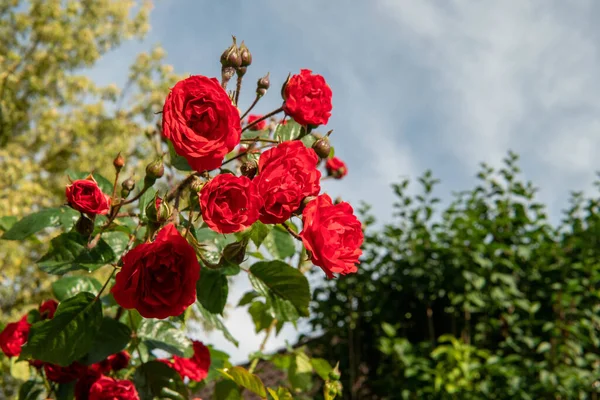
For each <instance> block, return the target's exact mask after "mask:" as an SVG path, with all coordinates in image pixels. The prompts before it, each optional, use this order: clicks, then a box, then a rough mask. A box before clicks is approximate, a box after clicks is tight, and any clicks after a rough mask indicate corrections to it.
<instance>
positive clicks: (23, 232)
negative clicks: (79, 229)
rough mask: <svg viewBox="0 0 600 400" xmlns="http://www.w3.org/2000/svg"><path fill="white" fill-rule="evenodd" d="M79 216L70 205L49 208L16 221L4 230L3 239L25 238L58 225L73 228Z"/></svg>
mask: <svg viewBox="0 0 600 400" xmlns="http://www.w3.org/2000/svg"><path fill="white" fill-rule="evenodd" d="M78 216H79V213H78V212H77V211H75V210H73V209H72V208H69V207H58V208H48V209H45V210H42V211H38V212H36V213H33V214H29V215H28V216H26V217H25V218H23V219H21V220H20V221H18V222H15V223H14V224H13V225H12V226H11V228H10V229H9V230H8V231H6V232H4V235H2V239H4V240H23V239H25V238H27V237H28V236H30V235H33V234H34V233H37V232H39V231H41V230H42V229H45V228H50V227H57V226H59V225H63V226H67V227H68V228H71V226H73V223H74V221H73V219H74V218H77V217H78ZM69 223H70V226H69ZM68 228H67V229H68Z"/></svg>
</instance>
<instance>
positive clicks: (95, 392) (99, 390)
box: [89, 376, 140, 400]
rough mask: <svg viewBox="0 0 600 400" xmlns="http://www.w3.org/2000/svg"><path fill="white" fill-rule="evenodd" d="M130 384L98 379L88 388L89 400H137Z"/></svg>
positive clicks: (103, 377) (104, 378)
mask: <svg viewBox="0 0 600 400" xmlns="http://www.w3.org/2000/svg"><path fill="white" fill-rule="evenodd" d="M139 398H140V397H139V395H138V392H137V390H136V389H135V386H134V385H133V383H132V382H130V381H126V380H121V379H113V378H109V377H108V376H102V377H100V378H99V379H98V380H97V381H96V382H94V384H93V385H92V387H91V388H90V393H89V400H139Z"/></svg>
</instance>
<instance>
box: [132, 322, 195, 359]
mask: <svg viewBox="0 0 600 400" xmlns="http://www.w3.org/2000/svg"><path fill="white" fill-rule="evenodd" d="M137 337H138V338H139V339H140V340H142V341H143V342H144V344H145V345H146V346H148V347H149V348H151V349H161V350H164V351H166V352H168V353H171V354H175V355H178V356H180V357H191V356H192V355H193V354H194V349H193V347H192V342H191V341H190V340H189V339H188V338H187V337H186V336H185V333H184V332H183V330H181V329H179V328H177V327H176V326H175V325H174V324H173V323H171V322H169V321H161V320H155V319H144V320H143V321H142V322H141V323H140V326H139V327H138V330H137Z"/></svg>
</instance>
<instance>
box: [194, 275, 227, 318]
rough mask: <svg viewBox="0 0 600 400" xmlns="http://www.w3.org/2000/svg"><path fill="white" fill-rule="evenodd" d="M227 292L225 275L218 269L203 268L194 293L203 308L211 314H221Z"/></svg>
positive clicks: (225, 302)
mask: <svg viewBox="0 0 600 400" xmlns="http://www.w3.org/2000/svg"><path fill="white" fill-rule="evenodd" d="M228 294H229V285H228V283H227V277H226V276H225V275H223V274H222V273H221V272H219V271H216V270H213V269H210V268H203V269H202V272H201V273H200V279H198V282H196V295H197V296H198V300H199V301H200V303H201V304H202V305H203V306H204V308H206V309H207V310H208V311H210V312H211V313H213V314H222V313H223V309H224V308H225V304H227V295H228Z"/></svg>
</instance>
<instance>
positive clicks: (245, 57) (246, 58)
mask: <svg viewBox="0 0 600 400" xmlns="http://www.w3.org/2000/svg"><path fill="white" fill-rule="evenodd" d="M239 52H240V57H241V59H242V67H248V66H250V64H252V54H251V53H250V50H248V47H246V44H245V43H244V41H243V40H242V44H241V45H240V48H239Z"/></svg>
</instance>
